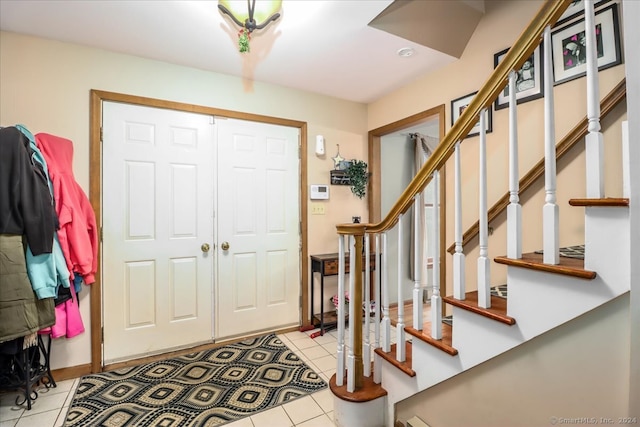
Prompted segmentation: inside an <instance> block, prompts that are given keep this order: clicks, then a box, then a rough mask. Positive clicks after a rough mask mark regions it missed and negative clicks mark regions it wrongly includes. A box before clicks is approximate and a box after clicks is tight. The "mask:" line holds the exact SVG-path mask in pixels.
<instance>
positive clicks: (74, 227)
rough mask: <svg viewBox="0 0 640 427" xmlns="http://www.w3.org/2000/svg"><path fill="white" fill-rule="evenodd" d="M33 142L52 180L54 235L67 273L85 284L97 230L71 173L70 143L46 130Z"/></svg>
mask: <svg viewBox="0 0 640 427" xmlns="http://www.w3.org/2000/svg"><path fill="white" fill-rule="evenodd" d="M36 144H37V146H38V148H39V149H40V151H41V152H42V155H43V156H44V157H45V159H46V161H47V166H48V168H49V178H50V179H51V182H52V183H53V196H54V199H55V205H56V213H57V214H58V219H59V220H60V230H58V238H59V240H60V246H61V247H62V252H63V253H64V256H65V259H66V260H67V267H68V269H69V272H71V273H79V274H80V275H81V276H82V278H83V279H84V282H85V283H86V284H87V285H89V284H91V283H93V282H95V277H94V276H95V273H96V270H97V268H98V230H97V226H96V218H95V215H94V213H93V208H92V207H91V203H90V202H89V199H88V198H87V195H86V194H85V192H84V191H83V190H82V188H81V187H80V185H79V184H78V183H77V182H76V180H75V178H74V176H73V165H72V162H73V143H72V142H71V141H69V140H68V139H65V138H61V137H59V136H55V135H49V134H47V133H39V134H37V135H36Z"/></svg>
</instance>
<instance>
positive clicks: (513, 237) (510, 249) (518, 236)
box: [507, 71, 522, 259]
mask: <svg viewBox="0 0 640 427" xmlns="http://www.w3.org/2000/svg"><path fill="white" fill-rule="evenodd" d="M519 176H520V175H519V172H518V103H517V101H516V72H515V71H511V72H510V73H509V206H507V256H508V257H509V258H516V259H520V258H522V206H520V197H519V195H518V193H519V191H520V181H519Z"/></svg>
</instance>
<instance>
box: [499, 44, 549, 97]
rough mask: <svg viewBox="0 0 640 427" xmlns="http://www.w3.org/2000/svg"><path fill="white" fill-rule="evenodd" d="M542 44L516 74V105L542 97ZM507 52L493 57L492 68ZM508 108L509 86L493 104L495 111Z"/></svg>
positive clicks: (506, 50)
mask: <svg viewBox="0 0 640 427" xmlns="http://www.w3.org/2000/svg"><path fill="white" fill-rule="evenodd" d="M542 49H543V47H542V44H541V45H540V46H538V47H537V48H536V50H534V51H533V53H532V54H531V56H530V57H529V58H528V59H527V60H526V61H525V62H524V64H523V65H522V67H521V68H520V69H519V70H518V71H517V74H516V103H517V104H520V103H522V102H527V101H532V100H534V99H538V98H542V97H543V96H544V93H543V88H544V79H543V78H542V71H543V68H542V64H543V57H542ZM508 51H509V49H508V48H507V49H505V50H503V51H501V52H498V53H496V54H495V55H493V67H494V68H495V67H497V66H498V64H499V63H500V61H501V60H502V58H503V57H504V55H506V53H507V52H508ZM507 106H509V85H508V84H507V87H505V88H504V90H503V91H502V92H500V95H498V98H497V99H496V102H495V109H496V110H500V109H501V108H506V107H507Z"/></svg>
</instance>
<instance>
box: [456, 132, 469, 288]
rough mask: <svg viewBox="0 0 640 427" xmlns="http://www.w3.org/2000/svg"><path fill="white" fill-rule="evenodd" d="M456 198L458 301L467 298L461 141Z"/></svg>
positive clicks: (457, 159) (458, 146)
mask: <svg viewBox="0 0 640 427" xmlns="http://www.w3.org/2000/svg"><path fill="white" fill-rule="evenodd" d="M454 150H455V151H454V175H455V178H454V184H453V185H454V197H455V206H454V209H455V213H454V222H455V252H454V254H453V297H454V298H455V299H457V300H464V299H465V298H466V296H465V295H466V291H465V282H464V281H465V274H464V269H465V266H464V262H465V260H464V259H465V256H464V252H463V249H462V168H461V166H460V157H461V155H460V141H458V142H456V146H455V149H454Z"/></svg>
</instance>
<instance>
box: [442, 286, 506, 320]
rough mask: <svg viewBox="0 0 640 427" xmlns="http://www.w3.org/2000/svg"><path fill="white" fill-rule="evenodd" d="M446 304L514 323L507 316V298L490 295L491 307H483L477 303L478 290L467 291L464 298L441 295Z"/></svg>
mask: <svg viewBox="0 0 640 427" xmlns="http://www.w3.org/2000/svg"><path fill="white" fill-rule="evenodd" d="M442 300H443V301H444V302H446V303H447V304H451V305H453V306H456V307H459V308H463V309H465V310H469V311H471V312H473V313H476V314H479V315H481V316H484V317H488V318H489V319H492V320H496V321H498V322H501V323H504V324H506V325H515V324H516V319H514V318H513V317H511V316H507V299H506V298H501V297H497V296H495V295H491V308H483V307H480V306H479V305H478V291H472V292H467V293H466V294H465V299H464V300H458V299H455V298H454V297H452V296H446V297H443V298H442Z"/></svg>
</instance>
